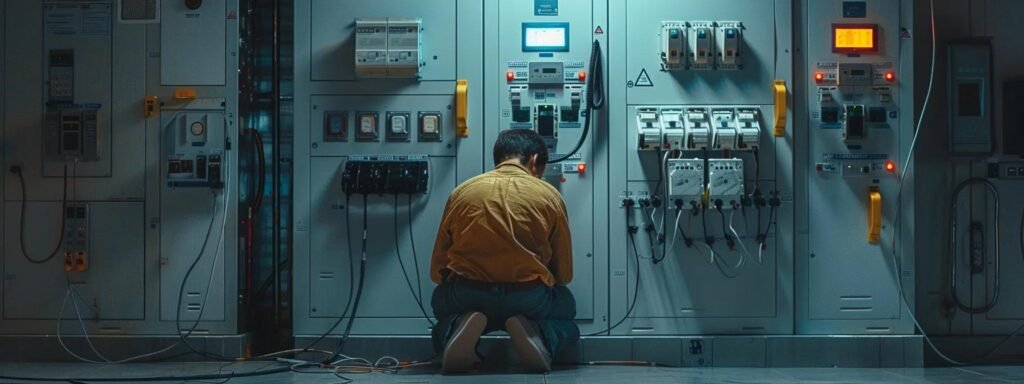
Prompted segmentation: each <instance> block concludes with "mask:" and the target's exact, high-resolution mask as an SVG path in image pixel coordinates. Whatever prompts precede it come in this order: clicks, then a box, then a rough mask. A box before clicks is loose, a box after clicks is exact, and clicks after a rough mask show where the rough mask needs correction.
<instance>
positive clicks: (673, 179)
mask: <svg viewBox="0 0 1024 384" xmlns="http://www.w3.org/2000/svg"><path fill="white" fill-rule="evenodd" d="M665 174H666V175H668V196H669V198H670V199H672V200H681V201H682V203H683V205H684V206H691V207H692V206H699V205H700V203H701V201H702V200H703V197H704V160H702V159H669V160H668V162H667V164H666V169H665Z"/></svg>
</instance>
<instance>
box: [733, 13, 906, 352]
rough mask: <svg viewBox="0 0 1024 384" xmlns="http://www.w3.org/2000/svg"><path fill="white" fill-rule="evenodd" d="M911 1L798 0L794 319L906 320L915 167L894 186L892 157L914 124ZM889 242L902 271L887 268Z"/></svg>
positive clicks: (856, 326) (839, 323)
mask: <svg viewBox="0 0 1024 384" xmlns="http://www.w3.org/2000/svg"><path fill="white" fill-rule="evenodd" d="M912 10H913V2H912V1H908V0H901V1H872V2H849V1H840V0H827V1H812V2H809V3H808V4H807V8H806V9H805V14H804V15H803V20H804V23H806V28H805V30H806V31H808V33H807V34H806V36H805V37H804V46H805V47H806V57H805V60H806V62H805V65H806V69H807V72H806V74H804V76H806V79H807V82H806V84H807V88H806V98H805V100H806V108H807V109H806V110H807V112H808V113H807V116H808V118H807V121H806V123H807V129H806V130H803V131H802V132H803V133H800V134H799V135H800V136H801V137H802V139H801V140H800V141H801V142H803V143H806V144H805V145H804V146H803V150H805V151H807V154H806V157H805V158H806V159H807V161H806V163H803V164H801V163H797V167H796V168H797V170H798V175H802V176H798V179H799V180H800V181H799V188H802V189H804V190H806V191H807V194H806V201H798V202H797V217H798V218H800V220H801V222H802V223H801V224H800V225H799V227H800V228H808V232H807V234H806V236H798V237H797V238H798V239H799V241H798V244H797V253H796V254H797V262H796V266H797V271H798V273H797V280H796V284H797V306H798V311H797V314H798V318H797V328H798V331H801V332H810V333H848V334H878V333H887V334H906V333H913V331H914V327H913V325H912V324H911V322H910V321H909V319H907V317H906V316H905V314H906V312H905V311H906V309H904V308H903V306H904V301H903V300H904V298H906V299H907V300H911V301H912V299H913V297H914V294H913V287H914V280H913V272H912V270H913V268H912V266H913V265H914V262H913V255H914V251H913V249H914V241H913V234H912V233H913V232H912V231H913V229H912V228H913V225H910V224H911V223H912V222H913V219H912V218H913V217H914V215H913V212H914V205H915V204H914V203H913V195H914V194H913V193H909V192H908V191H910V190H913V189H914V187H913V185H914V179H913V177H912V176H910V177H907V178H906V179H905V180H903V182H902V183H903V188H902V193H900V183H901V181H900V176H901V172H902V171H903V170H902V169H899V167H901V166H902V165H903V164H904V163H905V161H906V160H905V159H906V158H907V156H908V153H907V151H908V150H909V147H910V143H911V139H912V136H913V134H914V121H913V120H914V119H913V115H914V113H913V111H914V107H913V94H914V92H913V78H914V76H912V75H911V74H910V72H909V71H910V70H911V69H912V68H915V65H914V60H913V56H914V53H913V50H912V47H911V45H910V44H907V43H906V42H908V39H909V37H910V35H909V33H908V32H907V31H913V30H915V28H913V27H912V24H913V22H912V21H913V20H912ZM908 12H909V13H908ZM748 36H749V34H748ZM918 37H919V36H918ZM916 44H917V43H915V44H914V45H916ZM900 71H903V72H902V73H901V72H900ZM922 134H924V133H922ZM897 199H902V200H903V201H902V202H899V203H897ZM897 207H899V209H897ZM897 211H899V212H897ZM896 217H901V220H900V221H901V222H900V225H896V223H895V219H896ZM872 234H877V235H874V236H873V235H872ZM894 238H898V239H899V240H898V244H890V242H891V241H892V239H894ZM894 247H898V249H897V250H895V251H894ZM893 252H897V253H898V256H897V257H899V258H900V259H901V262H900V264H901V265H902V266H903V270H902V271H893V270H892V268H893V263H892V257H893ZM896 279H902V280H903V281H902V282H898V281H897V280H896ZM899 283H901V284H902V288H903V290H904V293H903V297H901V296H900V292H901V288H900V284H899ZM912 305H913V304H912V303H911V306H912Z"/></svg>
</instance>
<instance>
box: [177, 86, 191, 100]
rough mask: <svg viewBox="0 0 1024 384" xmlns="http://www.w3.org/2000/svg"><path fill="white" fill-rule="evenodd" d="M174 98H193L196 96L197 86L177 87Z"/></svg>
mask: <svg viewBox="0 0 1024 384" xmlns="http://www.w3.org/2000/svg"><path fill="white" fill-rule="evenodd" d="M174 98H175V99H178V100H192V99H195V98H196V90H195V88H175V89H174Z"/></svg>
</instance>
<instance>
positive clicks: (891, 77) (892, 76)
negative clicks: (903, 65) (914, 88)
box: [885, 71, 896, 82]
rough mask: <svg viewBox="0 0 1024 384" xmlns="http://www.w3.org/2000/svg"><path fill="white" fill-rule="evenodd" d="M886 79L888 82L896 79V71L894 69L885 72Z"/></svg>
mask: <svg viewBox="0 0 1024 384" xmlns="http://www.w3.org/2000/svg"><path fill="white" fill-rule="evenodd" d="M885 81H888V82H893V81H896V72H893V71H887V72H885Z"/></svg>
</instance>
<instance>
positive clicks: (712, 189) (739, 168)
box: [708, 159, 744, 209]
mask: <svg viewBox="0 0 1024 384" xmlns="http://www.w3.org/2000/svg"><path fill="white" fill-rule="evenodd" d="M743 192H744V191H743V160H742V159H711V160H708V196H709V197H710V201H711V203H712V204H713V205H715V206H717V205H718V203H719V201H721V205H722V209H731V208H732V207H733V206H735V205H737V204H739V203H740V201H741V199H742V198H743Z"/></svg>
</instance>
